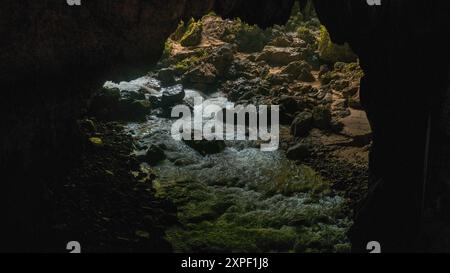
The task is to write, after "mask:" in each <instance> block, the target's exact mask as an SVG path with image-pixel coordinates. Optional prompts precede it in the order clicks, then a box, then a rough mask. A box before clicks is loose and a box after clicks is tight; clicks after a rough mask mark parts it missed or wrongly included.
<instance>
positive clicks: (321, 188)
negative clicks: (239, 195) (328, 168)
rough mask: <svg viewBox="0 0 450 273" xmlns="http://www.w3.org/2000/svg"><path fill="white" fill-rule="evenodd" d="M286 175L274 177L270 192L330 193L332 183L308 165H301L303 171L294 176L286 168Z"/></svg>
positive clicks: (286, 193) (316, 194)
mask: <svg viewBox="0 0 450 273" xmlns="http://www.w3.org/2000/svg"><path fill="white" fill-rule="evenodd" d="M284 173H285V175H284V176H278V177H275V178H274V183H273V185H272V188H271V189H270V190H269V194H276V193H278V194H283V195H287V196H290V195H293V194H295V193H306V192H309V193H312V194H313V195H315V196H319V195H320V196H322V195H327V194H330V192H331V190H330V184H329V182H328V181H327V180H325V179H323V178H322V177H321V176H320V175H318V174H317V173H316V172H315V171H314V170H313V169H311V168H310V167H307V166H302V167H301V172H299V173H297V174H296V175H295V176H294V177H292V173H291V172H289V171H288V170H286V171H285V172H284Z"/></svg>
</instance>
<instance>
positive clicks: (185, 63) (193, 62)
mask: <svg viewBox="0 0 450 273" xmlns="http://www.w3.org/2000/svg"><path fill="white" fill-rule="evenodd" d="M208 55H209V53H208V51H207V50H205V49H198V50H196V51H195V54H194V55H193V56H191V57H189V58H186V59H183V60H181V61H179V62H178V63H176V64H175V65H173V68H174V69H175V70H177V71H179V72H181V73H184V72H186V71H188V70H189V69H191V68H193V67H195V66H197V65H199V64H200V63H201V62H202V61H203V60H204V59H205V58H206V57H207V56H208Z"/></svg>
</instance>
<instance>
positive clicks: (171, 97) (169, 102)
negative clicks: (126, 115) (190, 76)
mask: <svg viewBox="0 0 450 273" xmlns="http://www.w3.org/2000/svg"><path fill="white" fill-rule="evenodd" d="M185 95H186V93H185V92H184V87H183V85H181V84H177V85H174V86H171V87H167V88H163V89H162V95H161V97H160V98H158V97H155V96H153V98H152V97H150V101H152V102H153V103H157V102H158V103H160V105H161V106H173V105H176V104H178V103H181V102H182V101H183V99H184V97H185Z"/></svg>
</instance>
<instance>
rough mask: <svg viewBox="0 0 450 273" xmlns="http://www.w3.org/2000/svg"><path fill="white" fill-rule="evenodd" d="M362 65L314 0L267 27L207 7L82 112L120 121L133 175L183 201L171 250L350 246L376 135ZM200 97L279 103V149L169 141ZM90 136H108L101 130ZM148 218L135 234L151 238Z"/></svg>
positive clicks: (168, 232) (170, 235)
mask: <svg viewBox="0 0 450 273" xmlns="http://www.w3.org/2000/svg"><path fill="white" fill-rule="evenodd" d="M363 74H364V73H363V71H362V69H361V67H360V66H359V62H358V57H357V55H356V54H355V53H354V52H353V51H352V50H351V49H350V47H349V45H348V44H344V45H338V44H335V43H333V42H332V41H331V38H330V35H329V33H328V31H327V29H326V28H325V26H323V25H322V24H321V23H320V21H319V19H318V17H317V14H316V13H315V10H314V8H313V7H312V5H311V3H310V4H308V5H307V6H306V7H304V8H303V9H302V8H301V7H300V5H299V3H296V4H295V5H294V7H293V9H292V12H291V16H290V17H289V20H288V21H287V23H286V24H283V25H274V26H272V27H267V28H260V27H258V26H257V25H252V24H248V23H245V22H243V21H242V20H241V19H239V18H234V19H226V18H222V17H221V16H219V15H217V14H215V13H214V12H210V13H208V14H207V15H204V16H202V17H199V18H197V19H194V18H190V19H185V20H182V21H180V23H179V24H178V26H177V28H176V30H175V31H174V32H173V33H172V34H171V35H170V37H169V38H168V39H167V40H166V42H165V47H164V52H163V54H162V57H161V59H160V60H159V61H158V63H157V64H156V66H155V67H154V69H152V70H151V71H150V72H148V73H147V74H145V75H143V76H141V77H138V78H137V79H135V80H132V81H123V82H118V83H115V82H113V81H108V82H106V83H105V84H104V86H103V89H102V90H101V91H100V92H99V93H98V94H97V95H96V96H95V97H94V98H93V100H92V102H91V106H90V109H89V110H88V111H89V113H90V114H91V115H92V117H94V120H95V122H94V121H93V120H92V119H89V120H87V121H86V120H85V121H84V123H88V124H90V123H91V122H92V123H97V122H98V123H99V124H102V123H103V121H108V120H121V121H122V122H123V124H124V132H125V133H126V134H128V135H130V136H131V138H132V139H133V143H134V147H133V151H132V155H133V156H134V157H135V158H136V162H134V164H135V166H134V167H135V170H134V171H133V174H134V175H135V176H136V177H137V178H138V180H139V181H140V182H141V183H142V185H143V187H149V188H151V191H152V192H154V193H153V194H154V195H155V196H157V199H158V200H160V202H161V200H165V201H166V202H168V203H172V204H173V206H174V207H176V214H175V215H173V216H174V217H175V218H176V219H177V221H176V222H173V223H172V222H169V223H166V225H165V227H164V236H163V237H164V238H165V239H166V240H167V242H168V243H169V244H170V246H171V247H172V248H173V250H174V251H175V252H187V253H189V252H211V251H222V252H223V251H225V252H268V251H269V252H348V251H350V244H349V241H348V238H347V236H346V232H347V230H348V228H349V227H350V225H351V219H352V215H351V214H352V213H351V211H352V209H353V208H354V207H355V206H356V204H357V203H358V201H360V200H361V199H362V198H363V196H364V195H365V192H366V183H364V181H365V180H367V168H368V152H369V147H370V141H371V140H370V138H371V130H370V125H369V123H368V121H367V118H366V116H365V113H364V111H363V109H362V106H361V104H360V100H359V92H358V91H359V82H360V79H361V77H362V76H363ZM196 98H202V99H203V100H204V104H205V105H211V104H215V105H218V106H219V107H225V106H226V105H229V104H233V105H246V106H248V105H256V106H261V105H277V106H279V108H280V112H279V123H280V133H279V138H280V148H279V149H277V150H276V151H273V152H263V151H260V150H259V148H258V147H260V145H261V143H258V142H257V141H244V142H242V141H227V140H225V141H218V140H214V141H205V140H202V141H179V140H174V139H173V138H172V136H171V135H170V131H171V125H172V124H173V123H174V118H171V116H170V114H171V113H170V112H171V110H172V109H173V108H174V107H175V106H176V105H179V104H181V105H187V106H188V107H191V108H193V107H194V106H193V101H194V100H195V99H196ZM247 119H248V117H247ZM92 126H95V125H89V126H88V127H92ZM247 129H248V124H247ZM89 140H90V141H91V142H92V143H93V144H94V146H102V145H104V144H103V143H102V137H101V136H99V137H96V136H91V137H90V138H89ZM111 171H112V170H111ZM144 185H145V186H144ZM162 211H164V209H163V210H162ZM171 213H172V214H174V212H173V211H170V210H169V211H168V212H164V214H171ZM106 218H108V219H111V218H112V217H106ZM162 218H163V217H162ZM141 229H143V230H139V232H138V233H136V234H134V236H135V237H136V236H137V237H138V238H139V240H145V239H146V237H148V236H150V235H149V233H148V232H146V231H145V228H144V227H141Z"/></svg>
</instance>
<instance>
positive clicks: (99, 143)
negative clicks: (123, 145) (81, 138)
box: [89, 137, 104, 147]
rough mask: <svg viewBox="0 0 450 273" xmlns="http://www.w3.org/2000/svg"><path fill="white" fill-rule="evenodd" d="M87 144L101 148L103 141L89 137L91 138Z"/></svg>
mask: <svg viewBox="0 0 450 273" xmlns="http://www.w3.org/2000/svg"><path fill="white" fill-rule="evenodd" d="M89 142H90V143H91V144H92V146H94V147H102V146H103V145H104V144H103V140H102V139H101V138H99V137H91V138H89Z"/></svg>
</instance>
